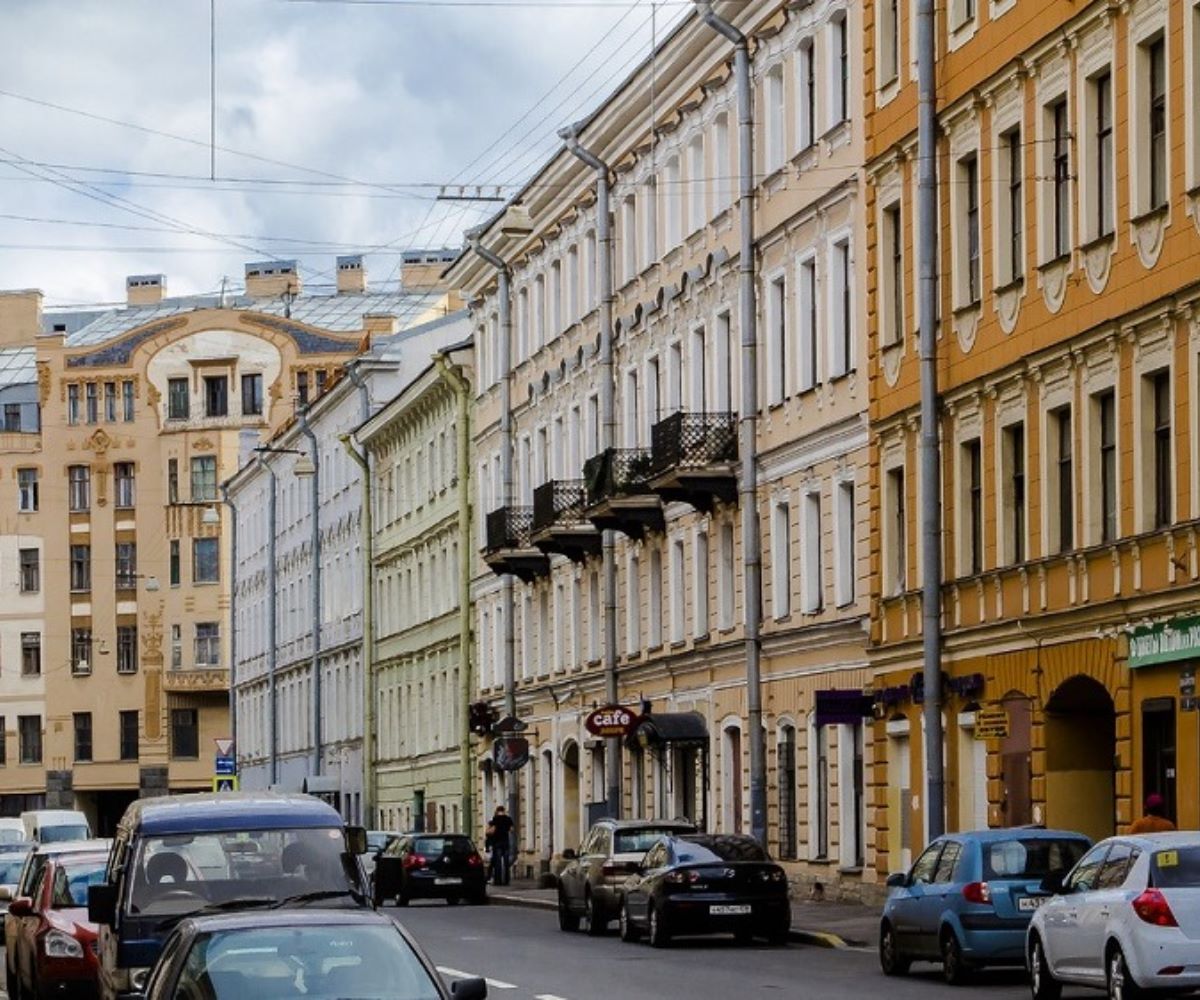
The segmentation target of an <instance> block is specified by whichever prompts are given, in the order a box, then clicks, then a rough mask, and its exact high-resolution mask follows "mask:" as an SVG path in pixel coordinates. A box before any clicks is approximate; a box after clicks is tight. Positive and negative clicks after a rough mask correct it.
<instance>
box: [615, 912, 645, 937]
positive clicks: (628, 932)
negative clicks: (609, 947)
mask: <svg viewBox="0 0 1200 1000" xmlns="http://www.w3.org/2000/svg"><path fill="white" fill-rule="evenodd" d="M619 919H620V924H621V940H622V941H636V940H637V939H638V938H640V937H641V936H642V935H641V932H640V931H639V930H638V929H637V927H635V926H634V924H633V920H632V918H631V917H630V916H629V904H628V903H622V904H621V916H620V918H619Z"/></svg>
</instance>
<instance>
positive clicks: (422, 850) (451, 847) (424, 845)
mask: <svg viewBox="0 0 1200 1000" xmlns="http://www.w3.org/2000/svg"><path fill="white" fill-rule="evenodd" d="M413 850H414V851H416V853H417V854H425V855H430V854H449V855H451V856H452V857H459V856H461V855H464V854H470V853H471V852H472V851H473V850H474V848H473V847H472V846H471V842H470V841H469V840H467V838H466V837H418V838H417V839H416V840H414V841H413Z"/></svg>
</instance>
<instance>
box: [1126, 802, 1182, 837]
mask: <svg viewBox="0 0 1200 1000" xmlns="http://www.w3.org/2000/svg"><path fill="white" fill-rule="evenodd" d="M1174 829H1175V824H1174V823H1172V822H1171V821H1170V820H1169V819H1168V818H1167V800H1166V799H1164V798H1163V797H1162V796H1161V795H1159V794H1158V792H1151V793H1150V794H1149V795H1147V796H1146V808H1145V815H1144V816H1142V818H1141V819H1139V820H1135V821H1134V823H1133V825H1132V826H1130V828H1129V832H1130V833H1131V834H1134V833H1168V832H1170V831H1171V830H1174Z"/></svg>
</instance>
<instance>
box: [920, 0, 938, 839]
mask: <svg viewBox="0 0 1200 1000" xmlns="http://www.w3.org/2000/svg"><path fill="white" fill-rule="evenodd" d="M933 12H934V0H917V227H918V232H919V233H920V240H921V247H920V259H919V260H918V261H917V268H918V271H919V274H920V280H921V287H920V304H921V328H920V345H921V441H920V452H921V644H922V647H923V648H922V652H923V663H922V673H923V675H924V679H925V705H924V712H925V775H926V783H927V787H926V789H925V839H926V842H928V841H930V840H932V839H933V838H934V837H940V836H941V835H942V833H943V832H944V831H945V807H944V801H943V799H944V793H945V788H944V781H945V778H944V775H943V773H942V743H943V740H944V734H943V733H942V498H941V472H940V469H941V454H940V445H939V442H938V377H937V294H938V284H937V270H938V268H937V245H938V238H937V237H938V232H937V155H938V151H937V78H936V74H935V70H936V58H937V56H936V48H935V40H934V23H933V16H934V15H933Z"/></svg>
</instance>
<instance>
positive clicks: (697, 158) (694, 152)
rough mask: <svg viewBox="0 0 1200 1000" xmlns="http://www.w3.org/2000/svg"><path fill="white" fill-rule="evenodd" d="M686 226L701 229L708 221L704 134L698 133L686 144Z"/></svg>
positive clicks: (691, 230) (689, 231)
mask: <svg viewBox="0 0 1200 1000" xmlns="http://www.w3.org/2000/svg"><path fill="white" fill-rule="evenodd" d="M687 174H688V175H687V228H688V233H689V234H690V233H694V232H696V230H698V229H702V228H703V227H704V224H705V223H706V222H707V221H708V206H707V200H708V199H707V195H708V180H707V178H706V177H705V175H704V134H703V133H698V134H696V135H694V136H692V138H691V139H690V140H688V146H687Z"/></svg>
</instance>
